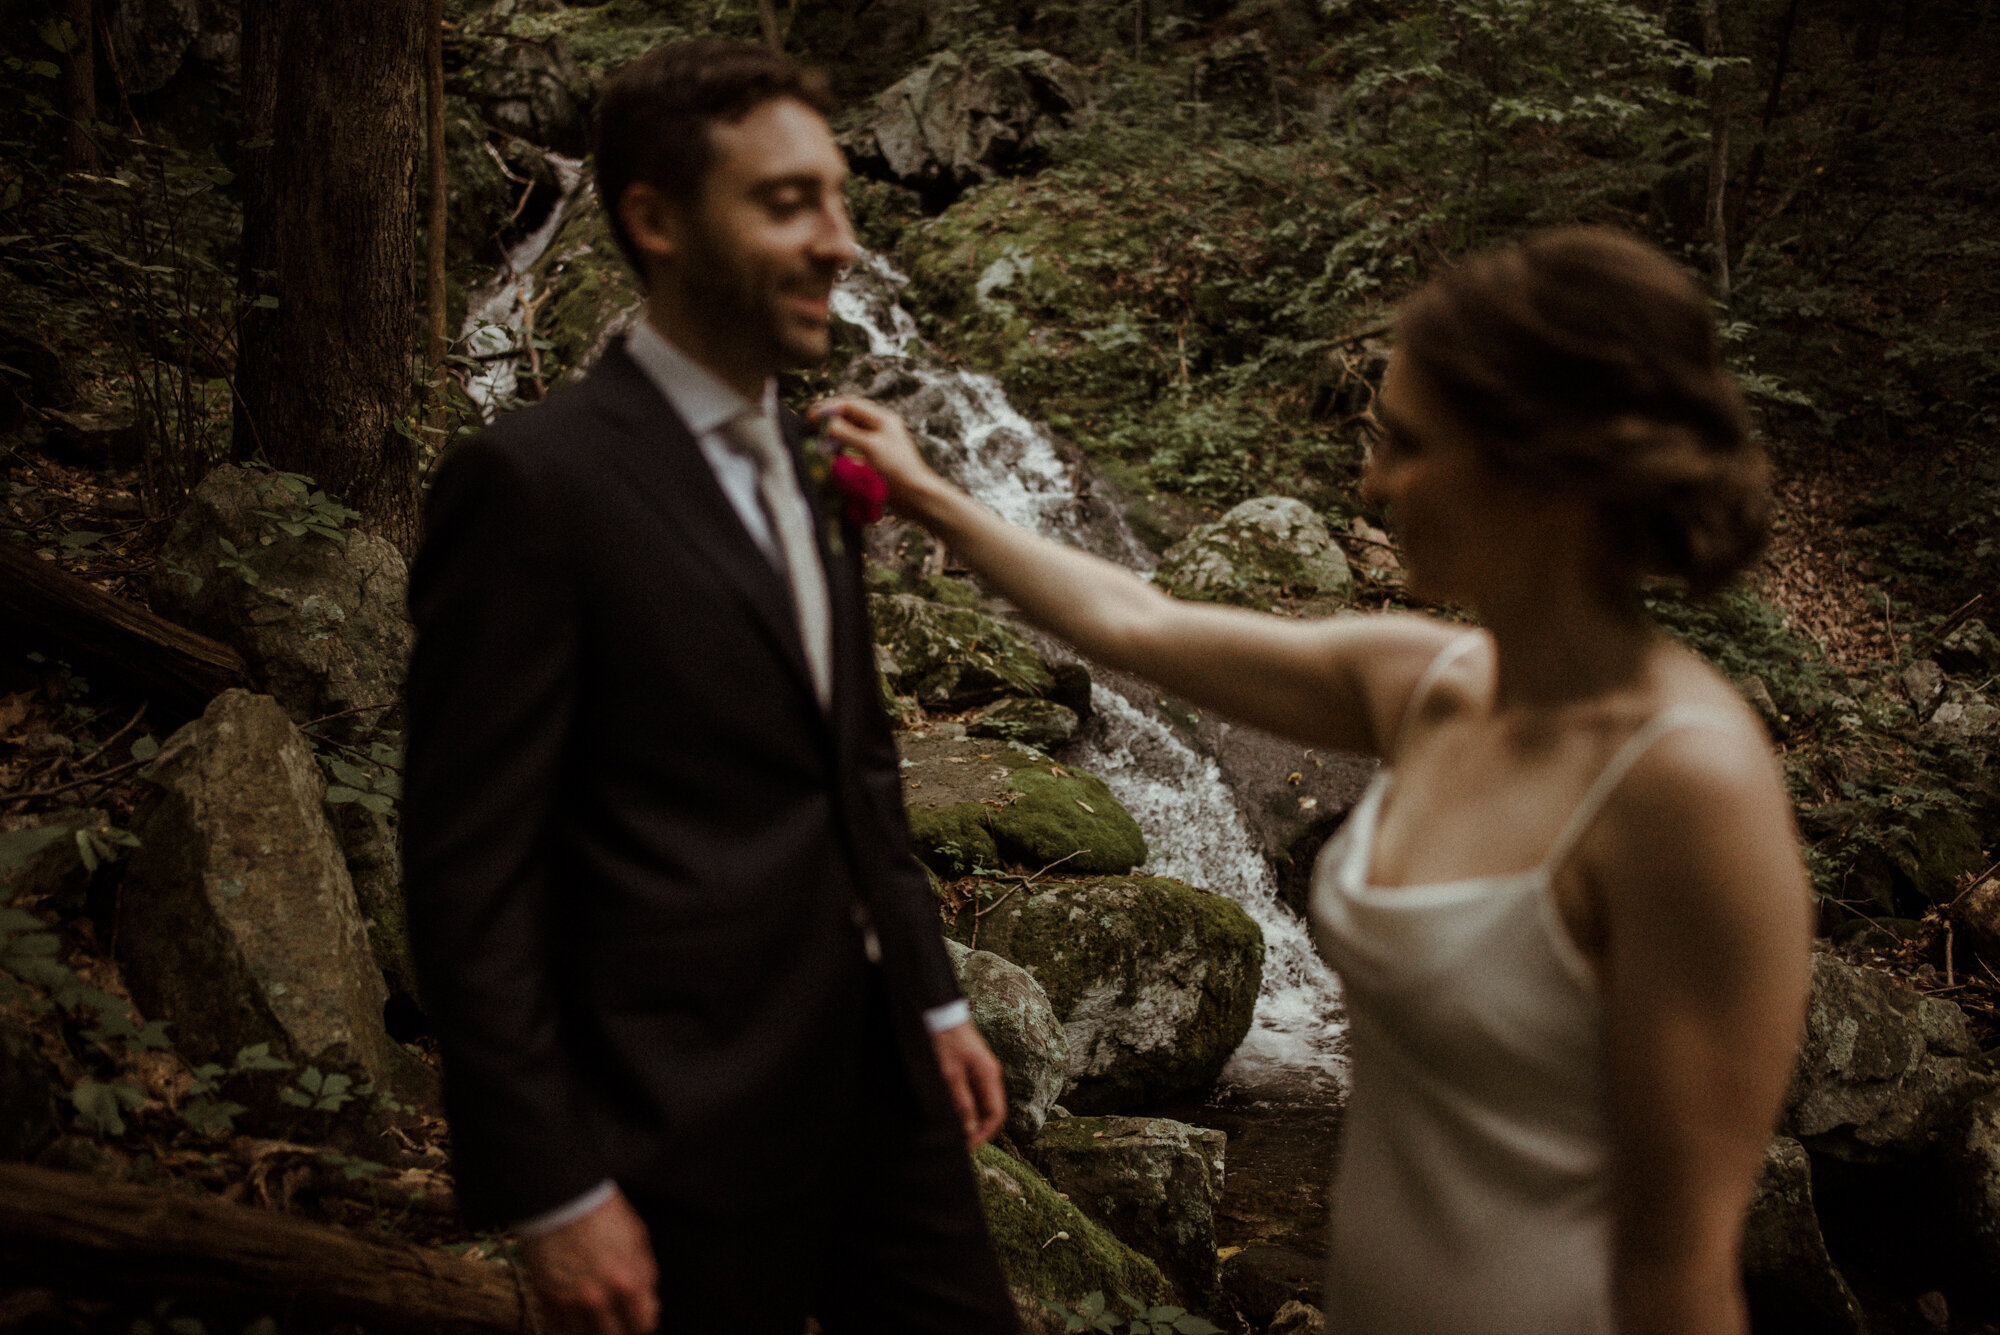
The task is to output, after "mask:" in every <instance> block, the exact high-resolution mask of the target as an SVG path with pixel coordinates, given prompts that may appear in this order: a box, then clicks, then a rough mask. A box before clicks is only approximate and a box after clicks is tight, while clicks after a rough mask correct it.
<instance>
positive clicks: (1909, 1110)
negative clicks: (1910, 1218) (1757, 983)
mask: <svg viewBox="0 0 2000 1335" xmlns="http://www.w3.org/2000/svg"><path fill="white" fill-rule="evenodd" d="M1044 985H1045V986H1046V984H1044ZM1978 1053H1979V1047H1978V1045H1977V1044H1976V1043H1975V1042H1974V1041H1973V1038H1972V1034H1971V1031H1970V1029H1969V1028H1968V1027H1967V1024H1966V1019H1965V1012H1963V1011H1961V1010H1960V1009H1959V1008H1958V1007H1957V1006H1955V1005H1953V1004H1952V1003H1950V1002H1949V1001H1945V1000H1943V999H1941V998H1938V997H1929V996H1925V995H1923V994H1922V993H1920V992H1918V991H1917V990H1916V989H1915V988H1914V987H1912V986H1910V985H1909V984H1908V983H1906V982H1904V981H1903V980H1902V979H1900V978H1897V977H1895V976H1894V975H1892V974H1889V973H1885V972H1883V971H1882V970H1880V969H1869V968H1862V967H1858V966H1856V965H1851V964H1844V963H1842V962H1841V961H1839V960H1837V959H1835V958H1833V957H1832V956H1831V955H1825V954H1816V955H1814V956H1813V963H1812V999H1811V1002H1810V1004H1809V1006H1808V1008H1807V1011H1806V1032H1805V1038H1804V1041H1803V1042H1802V1043H1801V1044H1800V1047H1799V1059H1798V1066H1797V1069H1796V1071H1795V1073H1794V1076H1793V1081H1792V1089H1791V1093H1790V1096H1789V1098H1788V1100H1787V1103H1786V1109H1785V1118H1784V1122H1783V1125H1782V1127H1781V1128H1780V1129H1781V1131H1782V1133H1783V1134H1784V1135H1787V1136H1790V1137H1792V1138H1793V1139H1796V1140H1798V1141H1801V1142H1802V1143H1804V1144H1805V1145H1806V1146H1807V1147H1808V1148H1810V1149H1811V1150H1813V1151H1814V1152H1815V1153H1824V1154H1829V1155H1832V1156H1833V1157H1835V1158H1839V1159H1844V1160H1848V1161H1850V1162H1858V1163H1869V1162H1879V1161H1882V1160H1885V1159H1888V1158H1893V1157H1900V1156H1906V1155H1915V1154H1918V1153H1921V1152H1922V1151H1923V1150H1924V1149H1925V1148H1926V1147H1927V1146H1929V1145H1930V1144H1931V1143H1932V1141H1933V1140H1934V1139H1935V1137H1936V1136H1937V1134H1938V1132H1939V1130H1940V1129H1941V1128H1943V1127H1944V1126H1946V1125H1948V1124H1949V1122H1950V1120H1951V1119H1952V1118H1953V1117H1954V1116H1955V1115H1956V1113H1957V1111H1958V1109H1959V1108H1960V1107H1962V1106H1963V1105H1965V1104H1966V1103H1968V1102H1969V1101H1970V1100H1971V1099H1972V1098H1973V1097H1974V1096H1976V1095H1978V1094H1980V1093H1982V1092H1984V1091H1985V1090H1988V1089H1991V1088H1993V1087H1994V1086H1995V1084H1996V1081H1995V1079H1994V1077H1993V1075H1992V1074H1991V1072H1990V1071H1989V1070H1987V1069H1986V1067H1985V1066H1984V1065H1983V1064H1982V1063H1979V1062H1977V1061H1975V1060H1970V1059H1975V1058H1977V1056H1978Z"/></svg>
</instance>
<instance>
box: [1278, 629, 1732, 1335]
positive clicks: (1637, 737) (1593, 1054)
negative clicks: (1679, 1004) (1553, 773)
mask: <svg viewBox="0 0 2000 1335" xmlns="http://www.w3.org/2000/svg"><path fill="white" fill-rule="evenodd" d="M1478 641H1479V637H1478V635H1476V634H1474V635H1469V636H1465V637H1463V638H1461V639H1459V640H1456V641H1454V642H1453V643H1452V644H1450V645H1449V646H1447V647H1446V648H1445V649H1444V651H1443V652H1441V653H1440V654H1439V655H1438V656H1437V658H1436V659H1435V660H1433V662H1432V663H1431V665H1430V667H1429V668H1428V669H1427V670H1426V671H1425V673H1424V675H1423V678H1422V679H1421V680H1420V681H1419V683H1418V685H1417V688H1416V690H1415V691H1414V692H1413V693H1412V696H1411V704H1410V707H1409V710H1408V712H1407V713H1406V714H1405V726H1406V727H1407V720H1408V718H1409V717H1411V716H1413V715H1414V714H1415V706H1416V704H1417V703H1418V701H1420V700H1421V699H1422V697H1423V696H1424V695H1425V694H1426V693H1427V692H1428V691H1429V690H1430V688H1431V686H1432V684H1433V683H1434V682H1435V681H1436V680H1437V678H1438V676H1439V675H1440V674H1441V673H1442V672H1443V671H1444V669H1445V668H1446V667H1448V666H1449V665H1450V664H1451V663H1452V662H1453V661H1455V660H1456V659H1457V658H1458V657H1459V656H1460V655H1461V654H1463V653H1464V652H1465V651H1466V650H1467V649H1468V648H1470V647H1471V646H1472V645H1474V644H1476V643H1478ZM1698 726H1707V727H1716V728H1721V729H1724V730H1734V729H1736V728H1737V727H1739V726H1740V724H1739V723H1738V722H1737V721H1736V720H1734V719H1732V718H1730V717H1729V716H1728V715H1727V714H1724V713H1723V712H1722V711H1720V710H1716V709H1704V708H1701V707H1699V706H1689V705H1670V706H1668V707H1666V708H1665V709H1662V710H1661V711H1660V712H1659V713H1657V714H1655V715H1654V716H1653V717H1652V718H1650V719H1649V720H1647V721H1646V722H1645V723H1644V724H1642V725H1641V726H1640V727H1639V728H1638V729H1636V730H1635V731H1634V732H1633V734H1632V736H1631V737H1630V738H1629V739H1627V740H1626V742H1625V743H1624V744H1623V745H1622V746H1620V747H1619V749H1618V750H1617V752H1615V753H1614V754H1613V756H1612V758H1611V760H1610V761H1609V762H1608V763H1607V764H1606V765H1605V767H1604V769H1603V771H1602V772H1600V773H1599V775H1598V776H1597V779H1596V780H1595V781H1594V782H1593V783H1592V784H1591V786H1590V788H1589V790H1588V791H1587V792H1586V793H1585V794H1584V796H1583V799H1582V801H1580V802H1579V803H1578V804H1577V808H1576V810H1575V812H1574V813H1573V814H1572V815H1571V817H1570V819H1569V821H1568V823H1567V824H1566V825H1565V826H1564V827H1563V830H1562V832H1561V833H1560V834H1559V835H1558V836H1557V837H1556V840H1555V843H1554V845H1553V846H1552V847H1551V848H1550V849H1549V851H1548V854H1547V856H1545V857H1544V858H1543V860H1542V862H1541V863H1540V864H1539V865H1537V866H1535V867H1533V868H1531V869H1529V870H1527V871H1521V872H1509V873H1505V874H1501V875H1492V876H1478V877H1471V878H1468V879H1464V880H1456V881H1442V882H1435V883H1431V884H1426V885H1399V886H1373V885H1370V884H1368V868H1369V865H1370V862H1371V858H1372V854H1373V849H1374V842H1375V829H1376V823H1377V820H1378V818H1379V813H1380V810H1381V806H1382V800H1383V795H1384V793H1385V792H1386V791H1387V788H1388V785H1389V770H1388V767H1387V766H1384V767H1383V769H1382V770H1380V771H1379V772H1378V773H1377V774H1376V776H1375V779H1374V782H1373V783H1372V784H1370V786H1369V788H1368V790H1367V792H1366V793H1365V794H1364V796H1363V797H1362V799H1361V802H1360V803H1359V805H1357V806H1356V807H1355V809H1354V811H1353V814H1352V815H1350V816H1349V817H1348V819H1347V822H1346V824H1345V825H1343V826H1342V828H1341V830H1340V832H1339V833H1338V834H1337V835H1336V836H1335V837H1334V839H1333V840H1331V841H1330V842H1329V843H1328V844H1327V846H1326V848H1325V849H1324V851H1322V853H1321V854H1320V857H1319V861H1318V863H1317V865H1316V867H1315V870H1314V876H1313V890H1312V900H1311V919H1312V933H1313V940H1314V943H1315V945H1316V946H1317V947H1318V949H1319V952H1320V954H1321V955H1322V956H1324V957H1325V959H1326V960H1327V962H1328V963H1329V964H1330V965H1332V966H1333V968H1334V969H1335V970H1336V971H1337V972H1338V973H1339V974H1340V978H1341V983H1342V986H1343V988H1344V991H1345V997H1346V1006H1347V1017H1348V1024H1349V1030H1348V1043H1349V1053H1350V1057H1351V1061H1352V1077H1353V1079H1352V1093H1351V1095H1350V1097H1349V1100H1348V1105H1347V1113H1346V1118H1345V1125H1344V1131H1343V1134H1342V1147H1341V1160H1340V1168H1339V1171H1338V1174H1337V1176H1336V1178H1335V1183H1334V1206H1333V1226H1332V1261H1331V1265H1330V1269H1329V1274H1328V1281H1327V1294H1326V1300H1327V1328H1328V1331H1329V1332H1330V1333H1331V1335H1475V1333H1476V1335H1611V1332H1612V1331H1613V1330H1614V1325H1615V1323H1614V1321H1613V1319H1612V1313H1611V1294H1610V1251H1611V1237H1610V1223H1611V1220H1610V1201H1609V1189H1608V1182H1607V1168H1608V1158H1609V1132H1608V1130H1607V1128H1606V1125H1605V1118H1604V1108H1603V1087H1602V1086H1603V1061H1602V1058H1601V1055H1600V1051H1599V1049H1600V1044H1601V1042H1602V1024H1601V1013H1600V1006H1599V1001H1598V996H1597V988H1596V981H1595V977H1594V974H1593V971H1592V968H1591V966H1590V964H1589V962H1588V961H1587V960H1586V959H1585V958H1584V957H1583V955H1582V953H1581V952H1580V951H1579V950H1578V949H1577V947H1576V945H1575V943H1574V942H1573V941H1572V940H1571V938H1570V935H1569V932H1568V929H1567V928H1565V927H1564V925H1563V923H1562V920H1561V918H1560V916H1559V915H1558V913H1557V909H1556V904H1555V898H1554V895H1553V893H1552V891H1551V886H1550V874H1551V872H1552V871H1553V869H1554V868H1555V867H1557V866H1558V865H1560V864H1561V862H1562V860H1563V858H1564V857H1566V856H1567V855H1568V853H1569V851H1570V849H1571V848H1572V846H1573V845H1574V844H1575V842H1576V840H1577V838H1578V837H1579V836H1580V835H1581V834H1582V832H1583V830H1584V829H1585V828H1586V827H1587V826H1588V825H1589V824H1590V821H1591V819H1592V818H1593V817H1594V816H1595V815H1596V814H1597V811H1598V808H1599V807H1600V806H1601V805H1602V804H1603V802H1604V799H1605V798H1606V796H1607V795H1608V794H1609V793H1610V792H1611V790H1612V789H1613V788H1614V787H1615V786H1616V785H1617V783H1618V781H1619V780H1620V779H1622V778H1623V777H1624V776H1625V774H1626V772H1627V771H1628V770H1630V768H1631V767H1632V765H1633V764H1634V763H1635V762H1636V761H1637V760H1638V759H1639V757H1640V756H1641V755H1643V754H1644V753H1645V752H1646V750H1647V748H1648V747H1650V746H1652V744H1653V743H1654V742H1656V741H1657V740H1659V739H1660V738H1661V737H1663V736H1665V735H1666V734H1668V733H1670V732H1675V731H1678V730H1679V729H1682V728H1687V727H1698Z"/></svg>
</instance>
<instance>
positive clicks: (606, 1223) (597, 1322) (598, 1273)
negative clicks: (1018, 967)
mask: <svg viewBox="0 0 2000 1335" xmlns="http://www.w3.org/2000/svg"><path fill="white" fill-rule="evenodd" d="M988 1060H989V1061H990V1060H991V1058H990V1057H989V1058H988ZM521 1258H522V1260H523V1261H524V1262H525V1263H526V1266H527V1271H528V1277H529V1279H530V1281H531V1282H532V1283H533V1284H534V1286H535V1293H536V1294H537V1295H538V1296H539V1297H540V1298H541V1300H542V1306H543V1309H544V1311H545V1314H546V1315H547V1316H548V1318H549V1322H550V1325H551V1326H553V1327H554V1328H555V1329H556V1330H559V1331H562V1332H565V1335H647V1332H649V1331H651V1330H652V1329H653V1326H654V1325H655V1324H656V1323H657V1322H658V1320H659V1317H660V1298H659V1294H658V1292H657V1290H658V1287H659V1282H660V1272H659V1268H658V1267H657V1266H656V1265H655V1264H654V1262H653V1244H652V1240H651V1239H650V1238H648V1237H647V1236H646V1225H645V1224H644V1222H642V1221H641V1220H640V1218H639V1215H638V1212H637V1211H635V1210H633V1208H632V1205H631V1202H629V1201H627V1200H626V1199H625V1195H624V1193H623V1192H618V1193H616V1194H614V1195H613V1196H612V1197H611V1199H610V1200H608V1201H606V1202H604V1204H602V1205H600V1206H598V1207H597V1208H596V1209H595V1210H592V1211H591V1212H590V1213H589V1214H587V1215H585V1216H583V1217H582V1218H581V1219H573V1220H571V1221H570V1222H569V1223H567V1224H564V1225H563V1226H562V1227H561V1228H555V1229H550V1230H549V1231H548V1232H547V1233H541V1234H537V1235H536V1236H534V1237H532V1238H528V1239H526V1240H524V1241H523V1242H522V1243H521Z"/></svg>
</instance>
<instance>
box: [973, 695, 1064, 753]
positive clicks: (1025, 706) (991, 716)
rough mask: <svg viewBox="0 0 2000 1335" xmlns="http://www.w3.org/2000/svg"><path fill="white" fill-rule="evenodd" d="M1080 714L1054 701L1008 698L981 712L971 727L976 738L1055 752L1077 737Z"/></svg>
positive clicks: (997, 701) (995, 702)
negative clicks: (993, 739) (987, 738)
mask: <svg viewBox="0 0 2000 1335" xmlns="http://www.w3.org/2000/svg"><path fill="white" fill-rule="evenodd" d="M1078 725H1079V720H1078V719H1077V716H1076V711H1075V710H1074V709H1071V708H1070V707H1069V706H1068V705H1059V704H1057V703H1056V702H1055V701H1053V700H1029V699H1024V698H1022V697H1020V696H1007V697H1004V698H1002V699H999V700H995V701H994V702H993V703H992V704H990V705H987V706H986V707H985V708H984V709H982V710H980V711H979V713H978V715H977V716H975V717H974V718H973V719H972V720H971V721H970V722H969V723H968V724H967V725H966V731H967V732H968V733H970V734H971V735H972V736H974V737H992V738H995V739H997V740H999V741H1003V742H1020V743H1022V744H1023V745H1025V746H1032V747H1034V748H1035V749H1036V750H1038V751H1053V750H1055V749H1056V748H1057V747H1058V746H1061V745H1062V744H1063V743H1064V742H1067V741H1068V740H1069V739H1070V738H1072V737H1074V736H1076V730H1077V727H1078Z"/></svg>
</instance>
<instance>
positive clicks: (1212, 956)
mask: <svg viewBox="0 0 2000 1335" xmlns="http://www.w3.org/2000/svg"><path fill="white" fill-rule="evenodd" d="M975 906H977V907H975ZM950 930H951V935H953V936H954V937H957V938H959V939H961V940H964V941H966V942H968V944H973V943H975V942H974V935H975V933H976V944H977V945H978V946H979V948H980V949H982V950H990V951H993V952H994V953H995V954H998V955H1003V956H1005V957H1006V958H1008V959H1010V960H1013V961H1014V962H1015V963H1016V964H1019V965H1020V966H1021V967H1022V968H1024V969H1026V970H1027V971H1028V972H1029V973H1031V974H1033V975H1034V977H1035V981H1036V982H1038V983H1040V984H1041V985H1042V989H1043V990H1044V991H1045V992H1047V993H1048V997H1049V1004H1050V1005H1052V1006H1053V1007H1055V1012H1056V1015H1057V1016H1058V1017H1059V1018H1060V1019H1061V1020H1062V1024H1063V1031H1064V1033H1065V1034H1066V1035H1067V1036H1068V1039H1069V1077H1070V1089H1069V1092H1068V1093H1067V1094H1065V1095H1064V1096H1063V1097H1064V1103H1065V1106H1067V1107H1069V1108H1072V1109H1075V1110H1077V1111H1079V1112H1092V1113H1096V1112H1122V1111H1125V1110H1127V1109H1130V1108H1134V1107H1138V1106H1141V1105H1143V1104H1147V1103H1153V1102H1157V1101H1159V1100H1161V1099H1165V1098H1171V1097H1172V1096H1174V1095H1176V1094H1183V1093H1187V1092H1189V1091H1191V1090H1195V1089H1199V1088H1201V1087H1203V1086H1205V1085H1207V1084H1209V1083H1210V1082H1211V1081H1213V1080H1214V1079H1215V1077H1216V1076H1217V1075H1219V1074H1221V1072H1222V1067H1223V1065H1224V1064H1225V1063H1226V1062H1227V1061H1228V1060H1229V1056H1230V1054H1231V1053H1233V1052H1234V1051H1235V1050H1236V1045H1237V1044H1239V1043H1241V1042H1242V1041H1243V1036H1244V1035H1245V1034H1247V1033H1248V1032H1249V1031H1250V1017H1251V1013H1252V1012H1253V1011H1254V1010H1255V1009H1256V1005H1257V989H1258V986H1259V984H1260V983H1261V982H1262V980H1263V965H1264V937H1263V933H1262V932H1261V931H1260V930H1259V928H1258V926H1257V924H1256V922H1255V921H1253V920H1252V919H1251V917H1250V915H1249V914H1247V913H1245V912H1244V911H1243V909H1242V907H1241V906H1240V905H1238V904H1237V903H1236V902H1235V901H1234V900H1231V899H1228V898H1225V897H1224V896H1222V895H1216V894H1210V893H1209V892H1208V891H1206V890H1199V889H1196V888H1195V887H1194V886H1191V885H1185V884H1183V883H1181V882H1179V881H1172V880H1167V879H1165V878H1162V877H1152V876H1136V877H1099V878H1096V879H1092V880H1082V881H1060V882H1058V881H1043V882H1040V883H1038V884H1036V885H1034V886H1032V887H1024V886H1022V885H1021V884H1020V883H1019V882H1014V883H1012V884H996V885H994V886H993V887H992V893H990V894H980V895H975V896H974V899H973V901H972V903H971V904H968V905H967V906H966V908H964V909H963V910H961V911H960V913H959V914H958V916H957V918H956V920H955V921H954V923H953V924H952V927H951V929H950Z"/></svg>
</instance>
